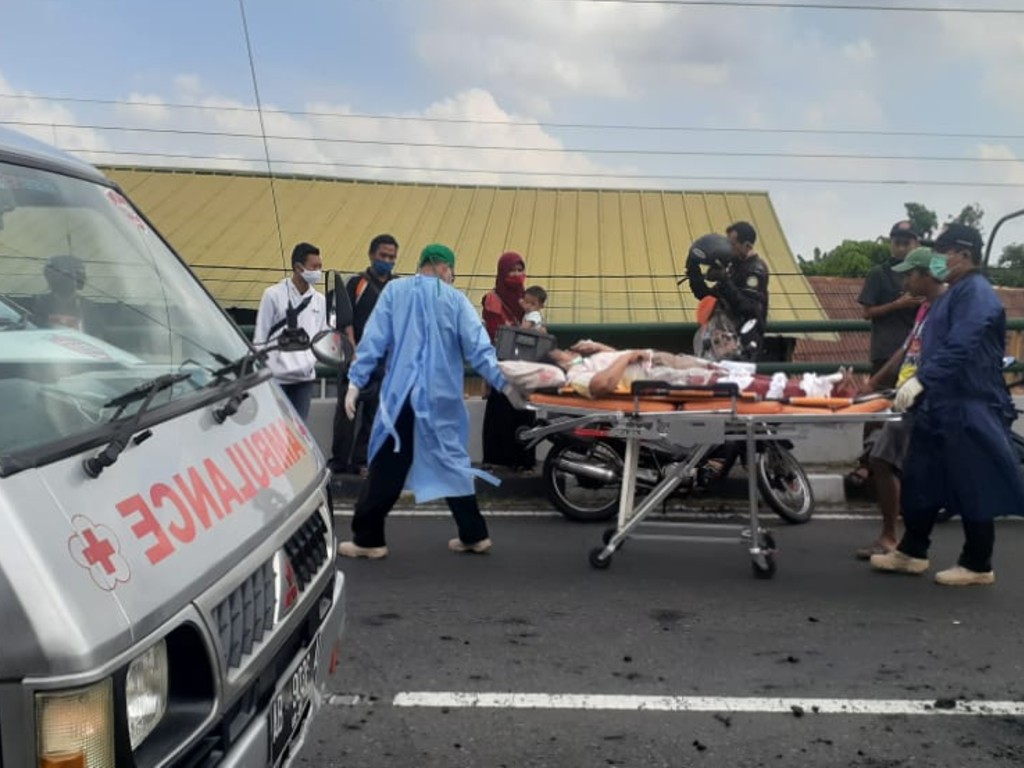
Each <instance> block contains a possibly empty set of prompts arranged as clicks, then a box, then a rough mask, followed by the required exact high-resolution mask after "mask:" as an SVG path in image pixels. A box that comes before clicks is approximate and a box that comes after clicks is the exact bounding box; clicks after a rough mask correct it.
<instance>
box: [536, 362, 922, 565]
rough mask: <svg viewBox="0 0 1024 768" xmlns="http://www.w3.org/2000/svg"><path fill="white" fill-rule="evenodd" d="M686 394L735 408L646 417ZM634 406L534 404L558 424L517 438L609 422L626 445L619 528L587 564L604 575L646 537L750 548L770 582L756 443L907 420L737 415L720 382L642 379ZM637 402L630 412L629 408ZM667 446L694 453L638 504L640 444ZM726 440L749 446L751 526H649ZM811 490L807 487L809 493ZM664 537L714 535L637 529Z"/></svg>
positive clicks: (734, 400)
mask: <svg viewBox="0 0 1024 768" xmlns="http://www.w3.org/2000/svg"><path fill="white" fill-rule="evenodd" d="M684 392H691V393H696V392H700V393H702V394H705V395H706V396H708V397H713V398H715V399H718V400H719V402H720V401H721V399H722V398H727V399H728V400H729V402H730V407H729V408H714V409H709V410H672V411H655V412H648V411H644V410H643V408H642V404H643V402H644V399H643V398H645V397H648V398H650V397H655V398H659V400H662V401H663V400H664V399H666V398H672V397H673V396H678V395H680V394H681V393H684ZM630 394H631V395H632V401H630V400H628V399H623V401H622V405H623V409H622V410H609V409H608V408H607V407H603V408H600V409H594V408H590V407H587V406H586V404H585V403H583V404H581V403H579V402H576V403H571V402H570V403H567V404H565V405H560V404H554V403H551V402H545V403H543V404H536V403H533V404H531V405H530V406H529V407H530V409H531V410H534V411H535V412H537V413H538V415H539V416H540V417H541V418H544V419H548V418H554V419H556V420H554V421H552V422H550V423H547V424H544V425H541V426H537V427H532V428H529V429H524V430H522V431H521V433H520V435H519V439H520V440H521V441H522V442H524V443H526V444H527V445H529V446H533V445H536V444H537V443H539V442H540V441H541V440H544V439H546V438H548V437H550V436H552V435H554V434H560V433H563V432H566V431H570V430H575V429H578V428H580V427H586V426H587V425H589V424H593V423H595V422H602V423H610V424H611V427H610V429H609V430H608V436H609V437H614V438H617V439H619V440H622V441H623V442H624V443H625V446H626V450H625V456H624V457H623V476H622V484H621V489H620V492H619V505H618V506H619V509H618V515H617V518H616V525H615V527H614V528H609V529H607V530H606V531H605V532H604V536H603V542H604V544H603V546H600V547H595V548H594V549H592V550H591V551H590V554H589V560H590V564H591V566H592V567H594V568H598V569H604V568H608V567H609V566H610V565H611V561H612V556H613V555H614V554H615V552H616V550H618V549H619V548H620V547H621V546H622V544H623V543H624V542H625V541H626V539H629V538H633V539H648V540H660V541H686V542H699V543H707V544H735V542H736V536H737V534H738V535H739V541H740V542H741V543H746V545H747V551H748V554H749V555H750V559H751V565H752V568H753V572H754V575H755V576H756V577H758V578H763V579H770V578H772V577H773V576H774V575H775V571H776V563H775V539H774V536H773V534H772V532H771V531H770V530H769V529H768V528H766V527H764V526H762V525H761V522H760V504H759V500H760V494H759V493H758V488H757V477H756V472H755V470H754V467H755V466H756V460H757V444H758V442H761V441H788V440H791V439H794V438H796V439H799V438H801V437H804V436H805V434H806V431H807V427H808V426H811V425H825V424H830V425H832V424H865V423H869V422H886V421H898V420H899V419H900V418H902V416H901V414H899V413H893V412H890V411H881V412H856V413H837V412H835V411H830V410H827V409H821V413H820V414H817V413H806V412H801V413H772V414H764V413H756V414H743V413H739V412H738V410H737V404H738V403H739V402H740V393H739V389H738V387H737V386H736V385H735V384H715V385H710V386H705V387H693V386H687V387H679V386H673V385H669V384H665V383H664V382H652V381H636V382H633V384H632V386H631V388H630ZM630 404H632V408H630V407H629V406H630ZM666 440H667V441H669V442H671V443H672V444H673V445H678V446H679V447H681V448H686V449H689V450H688V452H687V453H686V456H685V459H683V460H681V461H678V462H676V463H674V464H670V465H668V466H667V467H666V468H665V470H664V472H663V475H664V476H663V479H662V480H661V481H660V482H659V483H658V484H657V485H656V486H655V487H654V488H652V489H651V490H650V492H649V493H648V494H647V495H646V496H645V497H644V498H643V500H642V501H641V502H640V503H639V504H637V503H636V479H637V469H638V464H639V458H640V446H641V444H642V443H644V442H645V441H649V442H654V441H661V442H663V441H666ZM727 442H743V443H744V447H745V454H746V456H745V458H746V466H747V511H748V521H747V524H746V525H742V526H736V525H729V524H722V523H706V522H700V523H685V522H684V523H680V522H665V521H647V520H646V518H647V516H648V515H649V514H650V513H651V512H652V511H654V510H655V509H657V508H658V507H659V506H660V505H661V504H662V503H663V502H664V501H665V500H666V499H667V498H668V497H669V496H670V495H671V494H672V493H673V492H674V491H675V490H676V489H677V488H678V487H679V486H680V485H681V484H683V483H684V482H686V481H691V482H692V481H693V480H694V479H695V478H696V472H697V467H698V466H699V465H700V463H701V462H702V461H703V460H704V458H705V456H707V454H708V452H710V451H711V450H712V449H713V448H715V447H716V446H718V445H722V444H723V443H727ZM808 490H809V489H808ZM641 526H644V527H645V529H652V528H653V529H656V530H660V531H666V530H669V529H675V530H680V529H682V530H691V529H700V530H702V531H708V532H709V533H710V534H711V535H699V534H692V533H691V534H687V533H675V532H672V533H667V532H662V533H641V532H639V531H638V529H639V528H640V527H641Z"/></svg>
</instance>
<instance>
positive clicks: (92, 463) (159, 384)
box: [82, 373, 192, 477]
mask: <svg viewBox="0 0 1024 768" xmlns="http://www.w3.org/2000/svg"><path fill="white" fill-rule="evenodd" d="M191 377H192V374H190V373H165V374H163V375H161V376H157V377H156V378H154V379H150V380H149V381H146V382H143V383H142V384H139V385H138V386H137V387H133V388H132V389H129V390H128V391H127V392H125V393H124V394H122V395H118V396H117V397H115V398H113V399H111V400H110V401H109V402H107V403H105V404H104V406H103V407H104V408H117V411H116V412H115V413H114V415H113V416H112V417H111V419H110V420H111V421H114V420H115V419H117V418H118V417H119V416H120V415H121V414H122V413H124V409H125V408H127V407H128V406H129V405H131V404H132V403H134V402H136V401H138V400H142V404H141V405H140V406H139V409H138V410H137V411H135V413H134V414H133V415H132V417H131V419H129V420H128V421H126V422H125V423H124V424H122V425H121V426H120V427H118V428H117V431H116V432H114V436H113V437H112V438H111V440H110V442H109V443H107V444H106V446H105V447H104V448H103V450H102V451H100V452H99V453H97V454H96V455H95V456H90V457H89V458H87V459H83V460H82V467H83V468H84V469H85V474H87V475H88V476H89V477H99V476H100V474H101V473H102V472H103V470H104V469H106V468H107V467H109V466H110V465H111V464H113V463H114V462H115V461H117V457H118V456H120V455H121V452H122V451H123V450H124V449H125V448H127V447H128V443H129V442H134V443H135V444H136V445H138V444H139V443H141V442H142V441H143V440H145V439H146V438H148V437H149V436H150V435H151V434H153V433H152V432H151V431H150V430H148V429H147V430H146V431H145V432H143V433H142V434H140V435H138V436H135V433H136V431H137V430H138V428H139V423H140V422H141V421H142V417H143V416H144V415H145V413H146V411H148V410H149V406H150V405H151V404H152V402H153V398H155V397H156V396H157V394H159V393H160V392H163V391H164V390H165V389H170V388H171V387H173V386H174V385H175V384H178V383H180V382H182V381H185V380H186V379H190V378H191Z"/></svg>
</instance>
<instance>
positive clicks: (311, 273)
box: [302, 269, 323, 285]
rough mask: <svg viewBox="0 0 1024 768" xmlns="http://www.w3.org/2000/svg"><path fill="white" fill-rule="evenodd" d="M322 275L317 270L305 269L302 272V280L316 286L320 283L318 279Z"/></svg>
mask: <svg viewBox="0 0 1024 768" xmlns="http://www.w3.org/2000/svg"><path fill="white" fill-rule="evenodd" d="M322 275H323V273H322V272H321V271H320V270H319V269H306V270H303V272H302V279H303V280H305V281H306V282H307V283H309V284H310V285H316V284H317V283H319V282H320V278H321V276H322Z"/></svg>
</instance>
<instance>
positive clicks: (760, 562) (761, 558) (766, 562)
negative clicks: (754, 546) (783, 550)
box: [750, 553, 775, 579]
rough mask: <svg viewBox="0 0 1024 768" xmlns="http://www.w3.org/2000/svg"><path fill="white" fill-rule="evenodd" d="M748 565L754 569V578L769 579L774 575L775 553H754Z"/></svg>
mask: <svg viewBox="0 0 1024 768" xmlns="http://www.w3.org/2000/svg"><path fill="white" fill-rule="evenodd" d="M750 565H751V567H752V568H753V570H754V578H757V579H770V578H772V577H773V576H774V575H775V555H773V554H771V553H768V554H764V555H755V556H754V559H753V560H751V561H750Z"/></svg>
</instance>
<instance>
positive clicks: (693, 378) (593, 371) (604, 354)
mask: <svg viewBox="0 0 1024 768" xmlns="http://www.w3.org/2000/svg"><path fill="white" fill-rule="evenodd" d="M548 362H550V363H551V364H554V365H556V366H558V367H559V368H560V369H561V370H562V371H563V372H564V379H559V380H557V382H556V381H554V380H553V377H552V376H550V375H548V376H544V375H541V376H540V377H539V378H538V377H537V376H536V374H533V373H531V374H529V376H530V378H531V379H532V380H526V379H524V378H522V377H523V376H524V374H526V372H527V371H528V370H529V366H534V367H535V368H540V367H541V366H540V365H538V364H535V363H520V362H518V361H516V362H515V363H504V362H503V363H500V365H501V366H502V369H503V370H504V372H505V375H506V376H508V377H509V378H510V379H511V380H516V376H517V374H518V375H519V376H520V377H521V378H520V379H519V380H518V381H517V382H516V383H517V384H518V385H519V386H521V387H522V388H523V389H525V390H531V389H537V388H539V387H544V386H551V385H552V384H557V385H558V386H563V385H564V386H568V387H570V388H572V389H573V390H574V391H575V392H576V393H577V394H579V395H582V396H584V397H589V398H601V397H607V396H609V395H612V394H616V393H623V392H628V391H629V386H630V385H631V384H632V383H633V382H634V381H641V380H651V381H664V382H666V383H668V384H673V385H676V386H697V385H699V386H704V385H708V384H719V383H729V382H731V383H734V384H736V385H737V387H739V389H740V390H741V391H747V392H755V393H756V394H757V395H758V396H759V397H760V398H765V399H778V400H781V399H783V398H786V397H795V396H812V397H829V396H833V397H852V396H853V395H855V394H856V393H857V385H856V382H855V381H854V380H853V376H852V373H851V372H850V371H849V370H846V369H840V370H839V371H838V372H837V373H835V374H830V375H828V376H817V375H815V374H811V373H806V374H803V376H801V377H789V378H787V377H786V376H785V374H781V373H777V374H774V375H773V376H769V375H765V374H759V373H757V371H756V368H755V366H754V365H753V364H751V363H738V362H719V363H716V362H712V361H709V360H704V359H702V358H698V357H693V356H692V355H683V354H680V355H676V354H673V353H671V352H661V351H657V350H650V349H644V350H639V349H628V350H617V349H614V348H613V347H609V346H608V345H606V344H600V343H598V342H595V341H590V340H585V341H580V342H578V343H576V344H574V345H573V346H572V347H570V348H569V349H567V350H563V349H555V350H552V351H551V352H550V353H549V354H548ZM513 366H515V367H516V368H517V370H513ZM554 373H557V371H555V372H554Z"/></svg>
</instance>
